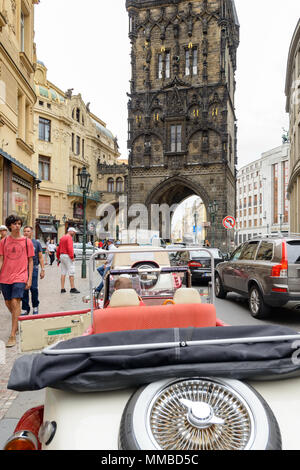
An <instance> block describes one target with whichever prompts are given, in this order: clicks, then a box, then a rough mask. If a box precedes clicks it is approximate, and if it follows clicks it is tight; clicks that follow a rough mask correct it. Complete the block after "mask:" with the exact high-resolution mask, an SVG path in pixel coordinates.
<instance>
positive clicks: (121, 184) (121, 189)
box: [116, 178, 123, 193]
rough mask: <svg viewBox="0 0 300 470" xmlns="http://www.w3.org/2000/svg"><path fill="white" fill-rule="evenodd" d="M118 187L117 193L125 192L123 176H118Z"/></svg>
mask: <svg viewBox="0 0 300 470" xmlns="http://www.w3.org/2000/svg"><path fill="white" fill-rule="evenodd" d="M116 189H117V193H122V192H123V180H122V178H117V181H116Z"/></svg>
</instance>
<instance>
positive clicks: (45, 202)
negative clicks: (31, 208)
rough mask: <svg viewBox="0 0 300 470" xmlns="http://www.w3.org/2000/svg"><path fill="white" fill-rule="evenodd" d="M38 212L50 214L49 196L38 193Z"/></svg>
mask: <svg viewBox="0 0 300 470" xmlns="http://www.w3.org/2000/svg"><path fill="white" fill-rule="evenodd" d="M39 214H46V215H49V214H51V196H41V195H39Z"/></svg>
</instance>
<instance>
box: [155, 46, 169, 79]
mask: <svg viewBox="0 0 300 470" xmlns="http://www.w3.org/2000/svg"><path fill="white" fill-rule="evenodd" d="M170 65H171V56H170V51H167V52H165V78H170V72H171V67H170ZM163 77H164V59H163V54H158V64H157V78H159V79H162V78H163Z"/></svg>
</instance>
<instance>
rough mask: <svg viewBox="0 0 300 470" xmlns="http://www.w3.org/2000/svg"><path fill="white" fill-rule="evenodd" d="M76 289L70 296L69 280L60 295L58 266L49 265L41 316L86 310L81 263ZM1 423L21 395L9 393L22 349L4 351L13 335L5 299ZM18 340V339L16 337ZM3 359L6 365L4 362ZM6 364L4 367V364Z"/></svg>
mask: <svg viewBox="0 0 300 470" xmlns="http://www.w3.org/2000/svg"><path fill="white" fill-rule="evenodd" d="M75 265H76V277H75V286H76V288H77V289H78V290H79V291H80V294H70V285H69V280H68V279H67V280H66V285H65V288H66V290H67V292H66V293H65V294H61V293H60V268H59V267H58V266H57V264H56V262H55V263H54V264H53V266H50V265H46V266H45V269H46V275H45V278H44V279H43V280H39V298H40V307H39V313H40V314H47V313H54V312H63V311H73V310H83V309H85V308H89V305H87V304H84V303H83V302H82V296H83V295H87V294H88V292H89V281H88V278H87V279H81V261H79V260H78V261H76V263H75ZM94 279H95V285H96V284H97V283H98V281H99V280H100V277H99V275H98V274H97V272H96V273H94ZM0 311H1V321H0V423H1V420H2V419H3V418H5V416H6V414H7V412H8V410H9V409H10V407H11V405H12V403H13V402H14V400H15V399H16V398H17V396H18V393H17V392H14V391H12V390H8V389H7V382H8V378H9V375H10V370H11V368H12V365H13V363H14V361H15V359H16V358H17V357H18V356H19V354H20V353H19V347H18V346H16V347H13V348H5V344H6V341H7V339H8V337H9V334H10V326H11V315H10V313H9V312H8V310H7V308H6V306H5V303H4V299H3V296H2V294H1V298H0ZM17 339H18V336H17ZM3 355H4V361H3ZM3 362H4V363H3Z"/></svg>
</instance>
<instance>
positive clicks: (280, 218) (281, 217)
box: [279, 214, 283, 233]
mask: <svg viewBox="0 0 300 470" xmlns="http://www.w3.org/2000/svg"><path fill="white" fill-rule="evenodd" d="M279 221H280V225H279V231H280V233H281V232H282V222H283V214H279Z"/></svg>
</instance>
